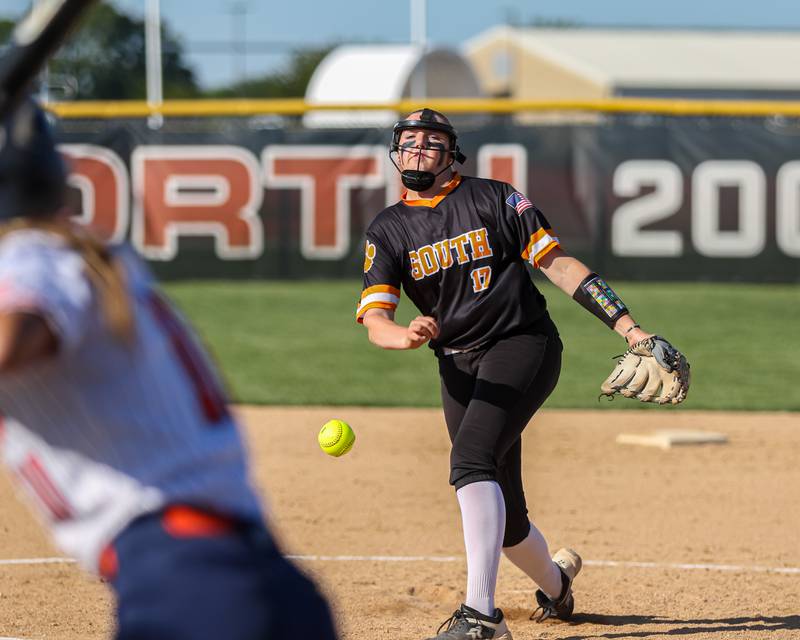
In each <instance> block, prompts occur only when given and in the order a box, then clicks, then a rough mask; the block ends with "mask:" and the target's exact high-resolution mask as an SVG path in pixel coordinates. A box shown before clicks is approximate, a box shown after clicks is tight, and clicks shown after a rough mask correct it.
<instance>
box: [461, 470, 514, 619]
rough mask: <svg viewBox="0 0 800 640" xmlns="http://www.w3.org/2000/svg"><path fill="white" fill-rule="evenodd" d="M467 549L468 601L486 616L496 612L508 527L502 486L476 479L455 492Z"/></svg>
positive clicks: (467, 603) (470, 605)
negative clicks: (499, 573)
mask: <svg viewBox="0 0 800 640" xmlns="http://www.w3.org/2000/svg"><path fill="white" fill-rule="evenodd" d="M456 496H457V497H458V504H459V506H460V507H461V522H462V524H463V527H464V546H465V547H466V550H467V601H466V602H465V604H466V605H467V606H468V607H472V608H473V609H476V610H477V611H480V612H481V613H484V614H486V615H487V616H492V615H494V591H495V586H496V583H497V567H498V565H499V564H500V550H501V548H502V546H503V534H504V533H505V528H506V505H505V502H504V501H503V491H502V490H501V489H500V485H499V484H497V483H496V482H494V481H492V480H487V481H482V482H473V483H472V484H468V485H466V486H464V487H461V488H460V489H459V490H458V491H456Z"/></svg>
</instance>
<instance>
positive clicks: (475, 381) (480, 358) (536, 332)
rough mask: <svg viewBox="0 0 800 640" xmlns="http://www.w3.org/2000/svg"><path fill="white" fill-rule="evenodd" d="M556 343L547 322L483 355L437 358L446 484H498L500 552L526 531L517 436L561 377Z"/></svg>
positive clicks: (554, 332)
mask: <svg viewBox="0 0 800 640" xmlns="http://www.w3.org/2000/svg"><path fill="white" fill-rule="evenodd" d="M561 351H562V344H561V339H560V338H559V336H558V331H557V329H556V327H555V325H554V324H553V322H552V320H551V319H550V317H549V315H547V314H545V315H544V317H542V318H540V319H539V320H537V321H536V322H535V323H534V324H533V325H531V326H529V327H527V328H525V329H523V330H520V331H519V332H516V333H514V334H510V335H506V336H503V337H502V338H499V339H497V340H494V341H492V342H491V343H489V344H488V345H487V346H486V347H482V348H480V349H476V350H474V351H468V352H463V353H455V354H452V355H443V354H438V356H439V374H440V376H441V382H442V407H443V409H444V417H445V421H446V422H447V430H448V432H449V434H450V441H451V442H452V445H453V447H452V450H451V452H450V484H451V485H453V486H454V487H455V488H456V489H460V488H461V487H463V486H466V485H468V484H470V483H472V482H480V481H484V480H495V481H497V483H498V484H499V485H500V488H501V489H502V491H503V498H504V500H505V505H506V529H505V537H504V540H503V546H504V547H509V546H513V545H515V544H519V543H520V542H522V540H524V539H525V537H526V536H527V535H528V531H529V529H530V523H529V521H528V509H527V505H526V503H525V493H524V491H523V488H522V439H521V435H522V431H523V429H525V427H526V426H527V424H528V422H529V421H530V419H531V417H532V416H533V414H534V413H536V411H537V410H538V409H539V407H541V406H542V403H544V401H545V400H546V399H547V397H548V396H549V395H550V393H552V391H553V389H554V388H555V386H556V383H557V382H558V376H559V373H560V372H561Z"/></svg>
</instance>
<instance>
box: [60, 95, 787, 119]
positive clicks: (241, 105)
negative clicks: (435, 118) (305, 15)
mask: <svg viewBox="0 0 800 640" xmlns="http://www.w3.org/2000/svg"><path fill="white" fill-rule="evenodd" d="M47 106H48V108H49V109H50V110H51V111H53V112H54V113H56V114H57V115H58V116H59V117H61V118H109V119H113V118H145V117H148V116H151V115H155V114H161V115H163V116H165V117H210V116H256V115H265V114H275V115H302V114H304V113H306V112H308V111H314V110H368V111H376V110H390V111H397V112H398V113H408V112H410V111H412V110H414V109H416V108H419V107H422V106H426V107H429V108H431V109H436V110H439V111H443V112H444V113H448V114H453V113H521V112H595V113H654V114H662V115H674V116H742V117H748V116H755V117H758V116H776V115H783V116H800V102H777V101H769V102H767V101H763V102H761V101H729V100H666V99H638V98H610V99H606V100H510V99H494V98H487V99H463V98H430V99H427V100H424V101H419V100H415V101H411V100H404V101H401V102H396V103H390V104H324V105H311V104H308V103H306V102H305V101H304V100H302V99H263V100H246V99H232V100H168V101H166V102H164V103H163V104H161V105H160V106H158V107H157V108H156V107H153V106H151V105H149V104H148V103H146V102H144V101H127V100H126V101H116V102H113V101H112V102H88V101H86V102H52V103H50V104H48V105H47Z"/></svg>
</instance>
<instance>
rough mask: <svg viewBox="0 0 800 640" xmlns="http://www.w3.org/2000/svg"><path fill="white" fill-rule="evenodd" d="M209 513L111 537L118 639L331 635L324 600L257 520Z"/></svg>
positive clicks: (324, 639)
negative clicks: (218, 517) (187, 523)
mask: <svg viewBox="0 0 800 640" xmlns="http://www.w3.org/2000/svg"><path fill="white" fill-rule="evenodd" d="M195 513H197V512H195ZM211 518H212V519H209V520H208V521H206V522H203V520H202V516H201V519H200V523H199V525H198V524H197V522H195V524H193V525H191V526H189V527H188V528H187V527H186V526H184V525H182V524H181V521H180V520H176V521H175V522H177V525H176V526H172V527H171V526H170V524H169V522H168V521H167V520H166V519H165V516H164V514H153V515H150V516H145V517H143V518H140V519H138V520H136V521H135V522H134V523H132V524H131V525H130V526H129V527H128V528H127V529H126V530H125V531H124V532H123V533H122V534H121V535H120V536H119V537H118V538H117V539H116V540H115V541H114V544H113V547H112V548H113V552H111V556H112V557H113V561H112V562H111V564H113V565H115V567H114V570H112V571H111V572H110V573H111V574H112V575H107V579H108V580H109V582H110V583H111V585H112V586H113V588H114V590H115V591H116V594H117V613H118V616H117V618H118V629H117V635H116V639H117V640H202V639H204V638H209V639H210V638H215V639H216V638H220V639H222V638H224V639H225V640H272V639H276V640H277V639H283V638H308V639H309V640H311V639H312V638H313V639H314V640H335V638H336V633H335V632H334V627H333V623H332V622H331V616H330V612H329V609H328V606H327V604H326V602H325V600H324V599H323V598H322V596H321V595H320V594H319V593H318V591H317V589H316V588H315V586H314V585H313V584H312V582H311V581H310V580H308V579H307V578H306V577H305V576H303V575H302V574H301V573H300V572H299V571H298V570H297V569H296V568H295V567H294V566H293V565H292V564H291V563H290V562H289V561H288V560H286V559H285V558H284V557H283V556H282V555H281V554H280V553H279V551H278V549H277V548H276V546H275V543H274V542H273V539H272V537H271V536H270V534H269V532H268V531H267V529H266V528H265V527H264V525H263V524H261V523H257V524H256V523H248V524H245V523H236V522H225V521H222V520H220V521H216V520H213V516H212V517H211ZM191 519H192V518H191V517H190V518H189V520H191ZM184 520H185V519H184ZM196 520H197V518H195V521H196ZM104 556H106V557H107V554H104ZM101 564H102V563H101ZM106 564H107V565H108V564H109V563H108V562H106ZM106 573H109V572H108V571H107V572H106Z"/></svg>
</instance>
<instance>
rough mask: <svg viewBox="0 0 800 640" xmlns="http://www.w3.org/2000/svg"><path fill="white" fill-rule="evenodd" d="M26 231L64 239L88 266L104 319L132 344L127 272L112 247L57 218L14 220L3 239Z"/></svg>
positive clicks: (0, 228)
mask: <svg viewBox="0 0 800 640" xmlns="http://www.w3.org/2000/svg"><path fill="white" fill-rule="evenodd" d="M22 229H36V230H40V231H45V232H47V233H52V234H53V235H56V236H58V237H60V238H62V239H63V240H64V241H65V242H66V244H67V246H68V247H69V248H70V249H73V250H74V251H75V252H77V253H78V254H79V255H80V256H81V258H83V261H84V263H85V265H86V275H87V277H88V278H89V281H90V282H91V283H92V286H93V287H94V289H95V291H96V292H97V295H98V299H99V303H100V309H101V311H102V313H103V319H104V321H105V323H106V326H107V327H108V329H109V330H110V331H111V333H112V334H113V335H114V336H115V337H116V338H117V339H118V340H120V341H121V342H124V343H126V344H128V343H130V342H131V341H132V339H133V335H134V324H133V309H132V305H131V300H130V298H129V296H128V291H127V286H126V284H127V278H126V276H125V270H124V268H123V267H122V265H121V264H120V262H119V260H118V259H117V258H116V257H115V256H114V255H113V254H112V253H111V251H109V247H108V245H106V244H105V243H104V242H102V241H101V240H100V239H98V238H96V237H95V236H93V235H92V234H91V232H89V230H88V229H86V228H85V227H80V226H78V225H76V224H72V223H69V222H65V221H60V220H58V221H57V220H54V219H53V218H50V217H48V218H42V219H34V218H14V219H12V220H10V221H9V222H6V223H3V224H0V238H3V237H4V236H6V235H7V234H9V233H12V232H14V231H19V230H22Z"/></svg>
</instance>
